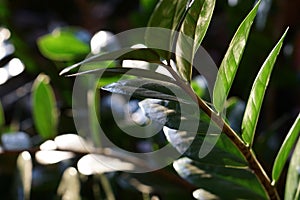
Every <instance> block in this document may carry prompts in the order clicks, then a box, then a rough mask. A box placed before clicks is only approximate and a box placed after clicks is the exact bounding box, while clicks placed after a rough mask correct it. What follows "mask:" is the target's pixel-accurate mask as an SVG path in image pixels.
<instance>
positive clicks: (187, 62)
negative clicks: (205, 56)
mask: <svg viewBox="0 0 300 200" xmlns="http://www.w3.org/2000/svg"><path fill="white" fill-rule="evenodd" d="M190 6H191V7H190V9H189V10H188V12H187V15H186V16H185V18H184V21H183V23H182V26H181V28H180V33H179V36H178V41H177V44H176V55H180V56H177V57H176V61H177V68H178V71H179V73H180V74H181V76H182V77H183V79H185V80H186V81H190V80H191V75H192V67H193V65H192V64H193V59H194V55H195V52H196V51H197V49H198V48H199V46H200V44H201V42H202V40H203V38H204V35H205V33H206V31H207V28H208V25H209V23H210V20H211V17H212V13H213V10H214V6H215V0H208V1H206V0H195V1H193V4H192V5H190ZM177 53H178V54H177ZM183 58H185V59H183Z"/></svg>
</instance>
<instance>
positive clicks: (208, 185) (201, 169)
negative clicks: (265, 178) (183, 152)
mask: <svg viewBox="0 0 300 200" xmlns="http://www.w3.org/2000/svg"><path fill="white" fill-rule="evenodd" d="M173 166H174V168H175V170H176V171H177V173H178V174H179V175H180V176H181V177H182V178H184V179H186V180H187V181H189V182H191V183H192V184H194V185H195V186H197V187H199V188H201V189H203V190H205V191H206V192H208V193H210V194H213V195H214V196H218V197H219V198H220V199H266V194H265V192H264V190H263V188H262V187H261V185H260V183H259V181H258V180H257V179H256V176H255V175H254V174H253V173H252V172H251V171H250V170H249V169H248V168H238V167H232V166H214V165H209V164H206V163H199V162H196V161H193V160H191V159H189V158H186V157H184V158H181V159H179V160H176V161H175V162H174V163H173Z"/></svg>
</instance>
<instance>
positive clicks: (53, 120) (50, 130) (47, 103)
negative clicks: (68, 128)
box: [32, 74, 58, 139]
mask: <svg viewBox="0 0 300 200" xmlns="http://www.w3.org/2000/svg"><path fill="white" fill-rule="evenodd" d="M32 90H33V91H32V106H33V120H34V125H35V128H36V130H37V132H38V133H39V134H40V136H42V137H43V138H44V139H49V138H53V137H54V136H55V135H56V134H57V130H56V128H57V120H58V119H57V116H58V111H57V108H56V101H55V97H54V92H53V90H52V88H51V86H50V84H49V77H48V76H46V75H44V74H40V75H39V76H38V77H37V78H36V80H35V82H34V84H33V88H32Z"/></svg>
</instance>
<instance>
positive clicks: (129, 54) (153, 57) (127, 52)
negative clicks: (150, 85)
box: [60, 48, 160, 75]
mask: <svg viewBox="0 0 300 200" xmlns="http://www.w3.org/2000/svg"><path fill="white" fill-rule="evenodd" d="M109 60H119V61H122V60H142V61H147V62H153V63H159V62H160V57H159V55H158V54H157V53H156V52H155V50H153V49H147V48H140V49H133V48H124V49H121V50H117V51H113V52H109V53H105V54H100V55H94V56H91V57H89V58H86V59H85V60H83V61H81V62H79V63H76V64H74V65H72V66H69V67H67V68H65V69H63V70H62V71H61V72H60V75H63V74H66V73H67V72H70V71H71V70H73V69H75V68H79V67H80V66H81V65H84V64H97V62H103V61H109ZM106 67H107V66H106Z"/></svg>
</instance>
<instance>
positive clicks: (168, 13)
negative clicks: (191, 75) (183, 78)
mask: <svg viewBox="0 0 300 200" xmlns="http://www.w3.org/2000/svg"><path fill="white" fill-rule="evenodd" d="M189 2H190V1H188V0H160V2H159V3H158V4H157V6H156V8H155V9H154V11H153V13H152V15H151V17H150V19H149V22H148V25H147V27H160V28H166V29H168V30H172V31H178V30H177V29H178V26H180V25H181V22H182V20H183V18H184V13H185V11H186V9H187V8H186V5H188V4H189ZM172 31H169V32H167V33H166V34H163V35H162V34H159V35H157V34H156V32H154V31H151V29H149V31H146V36H145V37H146V41H148V42H151V44H155V43H156V42H157V43H158V44H157V45H159V46H160V47H162V46H163V47H165V48H164V49H169V50H170V51H171V50H172V45H173V41H174V34H175V32H172ZM162 36H163V37H164V38H162ZM157 38H159V39H157ZM162 42H164V44H162ZM157 52H158V53H159V54H160V55H161V56H162V57H163V58H165V59H167V60H169V59H170V57H171V54H170V53H169V52H161V51H157Z"/></svg>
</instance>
